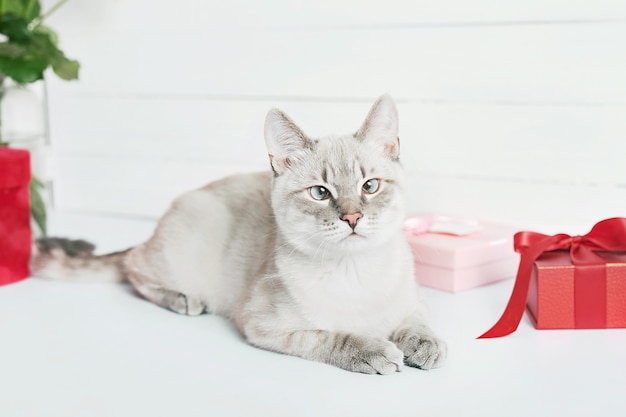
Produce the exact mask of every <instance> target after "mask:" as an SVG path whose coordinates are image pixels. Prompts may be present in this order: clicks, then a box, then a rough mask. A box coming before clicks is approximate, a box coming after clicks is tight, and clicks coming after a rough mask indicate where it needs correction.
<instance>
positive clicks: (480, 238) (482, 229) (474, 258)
mask: <svg viewBox="0 0 626 417" xmlns="http://www.w3.org/2000/svg"><path fill="white" fill-rule="evenodd" d="M410 219H426V221H427V222H431V224H432V225H433V226H434V227H431V228H428V229H427V230H430V229H435V230H440V231H439V232H436V233H433V232H425V233H424V229H421V230H417V232H413V231H411V230H409V229H407V228H406V227H405V234H406V236H407V240H408V241H409V244H410V245H411V249H412V251H413V256H414V258H415V261H416V262H420V263H422V264H427V265H434V266H440V267H444V268H466V267H470V266H476V265H481V264H486V263H490V262H494V261H497V260H500V259H503V258H507V257H510V256H513V255H515V251H514V249H513V235H514V234H515V233H516V232H517V231H518V229H517V228H515V227H512V226H509V225H503V224H498V223H492V222H486V221H475V220H468V219H458V218H451V217H446V216H433V215H417V216H409V218H408V219H407V221H409V220H410ZM446 224H447V225H449V226H450V227H449V228H448V226H447V225H446ZM417 229H420V228H419V227H417ZM446 229H450V231H451V233H447V232H446ZM457 231H460V232H459V233H458V234H453V233H456V232H457ZM420 232H422V233H421V234H419V233H420ZM415 233H418V234H417V235H415Z"/></svg>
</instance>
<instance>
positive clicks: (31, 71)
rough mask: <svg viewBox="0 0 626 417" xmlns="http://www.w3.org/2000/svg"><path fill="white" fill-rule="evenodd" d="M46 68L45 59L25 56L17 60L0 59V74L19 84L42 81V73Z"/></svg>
mask: <svg viewBox="0 0 626 417" xmlns="http://www.w3.org/2000/svg"><path fill="white" fill-rule="evenodd" d="M47 67H48V62H47V61H46V59H44V58H40V57H33V56H26V55H25V56H21V57H18V58H7V57H0V72H1V73H3V74H4V75H6V76H7V77H10V78H12V79H13V80H14V81H15V82H17V83H19V84H27V83H32V82H35V81H37V80H41V79H43V72H44V71H45V69H46V68H47Z"/></svg>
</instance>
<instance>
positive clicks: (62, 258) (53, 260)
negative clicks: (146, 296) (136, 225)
mask: <svg viewBox="0 0 626 417" xmlns="http://www.w3.org/2000/svg"><path fill="white" fill-rule="evenodd" d="M95 248H96V247H95V246H94V245H93V244H91V243H89V242H86V241H84V240H70V239H65V238H56V237H45V238H40V239H37V240H36V241H35V242H34V245H33V252H32V255H31V261H30V268H31V274H32V275H33V276H36V277H41V278H48V279H57V280H63V281H82V282H124V281H126V280H127V276H126V271H125V268H124V258H125V257H126V254H127V253H128V252H129V251H130V249H126V250H124V251H120V252H114V253H109V254H106V255H94V253H93V251H94V249H95Z"/></svg>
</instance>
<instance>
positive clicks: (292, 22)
mask: <svg viewBox="0 0 626 417" xmlns="http://www.w3.org/2000/svg"><path fill="white" fill-rule="evenodd" d="M54 2H55V1H54V0H44V1H43V2H42V3H43V4H44V6H46V7H44V9H48V8H49V7H50V6H51V5H52V4H54ZM617 18H626V6H625V5H624V3H623V2H621V1H615V0H594V1H593V2H589V1H586V0H568V1H567V4H566V6H565V5H564V3H563V2H562V1H561V0H525V1H524V0H514V1H506V2H504V1H498V0H473V1H471V2H468V1H464V0H439V1H432V0H387V1H385V2H363V1H359V0H318V1H314V2H311V1H309V2H307V1H297V2H295V1H292V0H267V1H263V2H258V1H253V0H231V1H228V2H220V3H216V2H211V1H206V0H177V1H176V3H175V5H174V4H173V3H171V2H169V1H155V0H134V1H116V2H94V1H92V0H73V1H71V2H69V3H68V4H67V5H65V7H64V8H63V9H62V10H61V11H60V12H59V13H56V14H55V15H53V16H52V17H51V18H50V22H51V23H50V24H51V26H52V27H67V26H68V25H70V26H71V27H77V28H80V29H84V30H102V29H105V30H116V31H128V32H135V31H137V30H149V31H166V32H171V31H189V30H213V29H215V28H221V29H232V28H235V29H240V28H250V27H253V28H299V27H328V26H334V27H351V26H355V25H407V24H424V23H435V24H437V23H469V24H476V23H481V22H513V23H515V22H522V23H526V22H533V21H534V22H537V21H538V22H545V21H555V20H556V21H578V20H600V19H617Z"/></svg>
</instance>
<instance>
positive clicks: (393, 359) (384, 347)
mask: <svg viewBox="0 0 626 417" xmlns="http://www.w3.org/2000/svg"><path fill="white" fill-rule="evenodd" d="M351 339H352V340H348V341H347V343H346V345H347V344H352V346H349V347H348V346H346V345H344V347H343V349H342V350H344V352H345V351H348V352H346V353H348V355H347V358H348V363H345V364H343V365H344V366H342V367H344V368H346V369H348V370H350V371H354V372H361V373H365V374H381V375H387V374H393V373H395V372H398V371H400V370H401V369H402V366H403V365H404V354H403V353H402V351H401V350H400V349H398V348H397V347H396V346H395V345H394V344H393V343H391V342H390V341H388V340H385V339H375V338H364V339H360V338H352V337H351ZM359 339H360V340H359ZM346 348H348V349H346ZM350 351H351V352H350ZM340 366H341V365H340Z"/></svg>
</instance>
